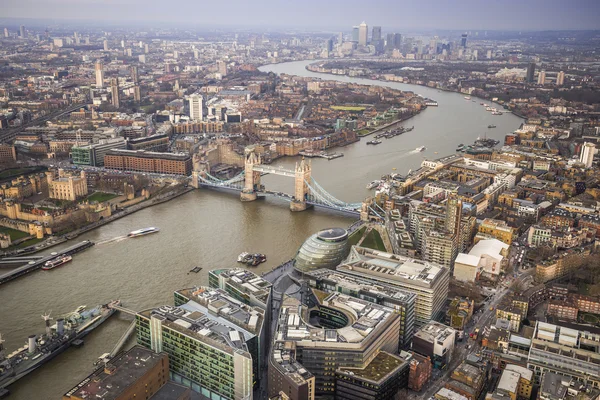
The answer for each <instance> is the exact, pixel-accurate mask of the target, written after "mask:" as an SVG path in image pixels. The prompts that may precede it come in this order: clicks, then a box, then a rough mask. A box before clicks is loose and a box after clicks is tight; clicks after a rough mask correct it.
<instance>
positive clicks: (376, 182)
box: [367, 180, 381, 190]
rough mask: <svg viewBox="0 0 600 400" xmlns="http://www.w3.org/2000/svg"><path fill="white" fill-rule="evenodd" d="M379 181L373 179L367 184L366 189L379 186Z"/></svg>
mask: <svg viewBox="0 0 600 400" xmlns="http://www.w3.org/2000/svg"><path fill="white" fill-rule="evenodd" d="M380 183H381V181H379V180H376V181H373V182H371V183H369V184H368V185H367V189H368V190H371V189H375V188H376V187H377V186H379V184H380Z"/></svg>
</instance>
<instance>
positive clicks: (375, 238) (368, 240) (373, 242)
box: [361, 229, 386, 251]
mask: <svg viewBox="0 0 600 400" xmlns="http://www.w3.org/2000/svg"><path fill="white" fill-rule="evenodd" d="M361 246H362V247H368V248H370V249H373V250H381V251H386V249H385V245H384V244H383V239H381V235H380V234H379V232H377V231H376V230H375V229H372V230H371V232H369V233H368V234H367V236H366V237H365V240H363V242H362V244H361Z"/></svg>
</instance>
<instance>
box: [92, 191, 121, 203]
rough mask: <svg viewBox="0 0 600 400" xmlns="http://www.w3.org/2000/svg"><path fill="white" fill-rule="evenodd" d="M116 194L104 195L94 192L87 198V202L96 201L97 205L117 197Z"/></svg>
mask: <svg viewBox="0 0 600 400" xmlns="http://www.w3.org/2000/svg"><path fill="white" fill-rule="evenodd" d="M117 196H118V194H113V193H104V192H95V193H94V194H92V195H91V196H89V197H88V198H87V200H88V201H90V202H92V201H97V202H98V203H102V202H103V201H108V200H111V199H114V198H115V197H117Z"/></svg>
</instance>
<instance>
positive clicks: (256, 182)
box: [240, 151, 261, 201]
mask: <svg viewBox="0 0 600 400" xmlns="http://www.w3.org/2000/svg"><path fill="white" fill-rule="evenodd" d="M260 163H261V159H260V156H259V155H257V154H256V153H255V152H254V151H247V152H246V154H245V158H244V189H243V190H242V193H241V194H240V199H241V200H242V201H254V200H256V197H257V196H256V190H257V189H258V188H260V172H259V171H254V166H255V165H258V164H260Z"/></svg>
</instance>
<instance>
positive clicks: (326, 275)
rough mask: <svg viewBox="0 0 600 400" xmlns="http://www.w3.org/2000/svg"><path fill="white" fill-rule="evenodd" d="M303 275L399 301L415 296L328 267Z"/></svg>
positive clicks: (412, 298)
mask: <svg viewBox="0 0 600 400" xmlns="http://www.w3.org/2000/svg"><path fill="white" fill-rule="evenodd" d="M305 275H306V277H307V278H309V279H310V278H314V279H316V280H317V279H326V280H328V281H330V282H334V283H335V284H336V285H338V286H342V287H344V288H347V289H350V290H353V291H355V292H358V291H361V290H362V291H365V292H368V293H372V294H373V295H374V296H377V295H382V296H385V297H389V298H392V299H395V300H399V301H411V300H412V301H414V298H416V295H415V294H414V293H410V292H407V291H404V290H398V289H397V288H394V287H391V286H388V285H385V284H381V283H377V282H373V281H371V280H368V279H362V278H359V277H356V276H351V275H346V274H342V273H340V272H338V271H332V270H330V269H317V270H314V271H310V272H308V273H306V274H305Z"/></svg>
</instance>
